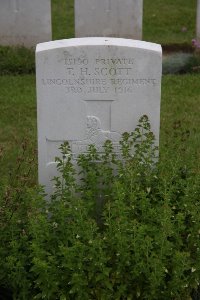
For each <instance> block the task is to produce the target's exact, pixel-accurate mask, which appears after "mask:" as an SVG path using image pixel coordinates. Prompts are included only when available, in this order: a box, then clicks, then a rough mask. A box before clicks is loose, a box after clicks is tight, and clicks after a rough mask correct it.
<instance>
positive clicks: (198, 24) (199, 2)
mask: <svg viewBox="0 0 200 300" xmlns="http://www.w3.org/2000/svg"><path fill="white" fill-rule="evenodd" d="M196 35H197V41H198V42H200V0H197V20H196Z"/></svg>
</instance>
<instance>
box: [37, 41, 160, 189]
mask: <svg viewBox="0 0 200 300" xmlns="http://www.w3.org/2000/svg"><path fill="white" fill-rule="evenodd" d="M161 65H162V54H161V46H160V45H158V44H152V43H147V42H141V41H134V40H129V39H119V38H80V39H69V40H60V41H53V42H49V43H42V44H39V45H37V48H36V71H37V73H36V75H37V108H38V153H39V182H40V183H41V184H43V185H45V186H46V187H47V189H46V190H47V192H48V193H50V192H51V191H52V182H50V179H51V178H53V176H55V163H54V158H55V156H56V155H58V154H59V151H58V147H59V145H60V144H61V143H62V142H64V141H69V143H70V145H71V148H72V153H73V158H74V160H76V158H77V156H78V154H80V153H81V152H86V151H87V147H88V144H95V145H96V147H97V148H98V150H99V151H101V149H102V144H103V143H104V142H105V140H107V139H110V140H112V141H113V144H114V148H115V150H116V152H117V151H119V150H118V149H119V143H118V141H119V138H120V135H121V133H123V132H125V131H133V130H134V129H135V127H136V126H137V124H138V120H139V118H140V117H141V116H142V115H144V114H146V115H148V117H149V119H150V122H151V126H152V130H153V132H154V133H155V135H156V137H157V140H158V139H159V127H160V93H161Z"/></svg>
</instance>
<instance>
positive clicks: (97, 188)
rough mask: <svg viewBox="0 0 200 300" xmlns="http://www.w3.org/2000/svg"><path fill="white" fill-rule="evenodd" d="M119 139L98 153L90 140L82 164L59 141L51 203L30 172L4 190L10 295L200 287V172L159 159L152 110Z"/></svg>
mask: <svg viewBox="0 0 200 300" xmlns="http://www.w3.org/2000/svg"><path fill="white" fill-rule="evenodd" d="M120 144H121V151H120V152H119V153H115V151H114V148H113V145H112V143H111V142H110V141H106V143H105V144H104V151H103V152H101V153H98V152H97V150H96V148H95V146H94V145H90V146H89V149H88V152H87V153H85V154H84V153H83V154H81V155H80V157H79V159H78V161H77V165H78V167H75V166H74V164H73V163H72V153H71V149H70V147H69V144H68V143H64V144H63V145H61V147H60V150H61V156H60V157H57V158H56V161H57V164H58V170H59V172H60V176H58V177H55V178H54V184H55V192H54V194H53V195H52V197H51V201H45V200H44V199H45V198H44V196H43V193H42V191H41V190H39V191H38V190H37V189H31V188H30V184H28V183H27V178H26V176H25V177H21V176H19V177H16V179H14V180H11V183H12V184H11V183H10V185H8V183H7V185H6V186H5V185H4V186H2V187H1V194H0V195H1V197H0V207H1V211H0V213H1V218H0V219H1V227H0V228H1V230H0V238H1V241H2V243H1V246H0V256H1V258H2V259H1V260H0V261H1V268H0V280H1V281H0V282H1V286H3V287H4V288H5V287H10V288H12V291H13V295H14V296H13V297H14V299H20V300H21V299H63V300H64V299H189V297H190V295H191V293H192V292H193V293H194V292H195V291H196V290H197V288H198V285H199V279H200V255H199V249H200V239H199V235H200V228H199V224H200V203H199V194H200V177H199V175H198V176H197V175H196V174H193V173H192V172H191V171H189V170H187V168H180V167H178V165H176V166H175V167H174V168H171V169H170V170H168V169H167V168H166V163H164V164H163V163H162V161H160V162H157V160H158V157H157V155H158V149H157V147H156V146H155V141H154V136H153V134H152V133H151V131H150V125H149V121H148V118H147V117H146V116H143V117H142V118H141V119H140V121H139V124H138V126H137V128H136V129H135V131H134V132H132V133H124V134H123V137H122V140H121V142H120ZM78 170H79V171H78ZM18 171H19V170H18ZM77 172H78V174H77ZM17 173H19V172H17ZM77 177H78V180H77Z"/></svg>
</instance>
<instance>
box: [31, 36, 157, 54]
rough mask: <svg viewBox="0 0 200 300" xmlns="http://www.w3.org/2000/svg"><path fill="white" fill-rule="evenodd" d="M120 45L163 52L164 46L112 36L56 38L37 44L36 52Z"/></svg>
mask: <svg viewBox="0 0 200 300" xmlns="http://www.w3.org/2000/svg"><path fill="white" fill-rule="evenodd" d="M106 45H109V46H118V47H132V48H138V49H143V50H148V51H155V52H158V53H160V54H162V47H161V45H160V44H156V43H151V42H145V41H139V40H132V39H124V38H113V37H112V38H110V37H106V38H105V37H84V38H72V39H63V40H55V41H50V42H45V43H39V44H37V46H36V54H37V53H38V52H42V51H48V50H55V49H57V48H65V47H82V46H106Z"/></svg>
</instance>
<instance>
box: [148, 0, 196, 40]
mask: <svg viewBox="0 0 200 300" xmlns="http://www.w3.org/2000/svg"><path fill="white" fill-rule="evenodd" d="M143 18H144V19H143V22H144V23H143V40H146V41H152V42H155V43H160V44H163V45H166V44H183V43H186V44H191V40H192V39H193V38H194V37H195V22H196V0H153V1H151V0H144V16H143ZM183 28H185V29H186V31H182V29H183Z"/></svg>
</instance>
